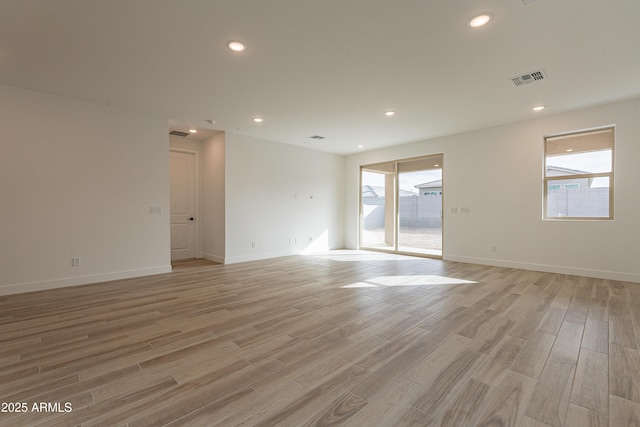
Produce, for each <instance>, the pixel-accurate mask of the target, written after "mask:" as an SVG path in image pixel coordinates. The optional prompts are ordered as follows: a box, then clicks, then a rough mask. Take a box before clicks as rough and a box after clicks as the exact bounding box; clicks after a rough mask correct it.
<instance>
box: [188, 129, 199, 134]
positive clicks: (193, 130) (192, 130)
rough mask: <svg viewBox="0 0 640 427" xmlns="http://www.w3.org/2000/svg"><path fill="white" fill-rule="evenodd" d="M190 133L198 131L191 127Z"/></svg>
mask: <svg viewBox="0 0 640 427" xmlns="http://www.w3.org/2000/svg"><path fill="white" fill-rule="evenodd" d="M189 132H190V133H198V131H197V130H196V129H189Z"/></svg>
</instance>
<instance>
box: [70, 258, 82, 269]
mask: <svg viewBox="0 0 640 427" xmlns="http://www.w3.org/2000/svg"><path fill="white" fill-rule="evenodd" d="M80 265H81V263H80V257H75V258H71V266H72V267H80Z"/></svg>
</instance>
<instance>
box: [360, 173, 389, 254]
mask: <svg viewBox="0 0 640 427" xmlns="http://www.w3.org/2000/svg"><path fill="white" fill-rule="evenodd" d="M361 182H362V194H361V206H360V212H361V215H362V218H361V221H360V223H361V233H360V239H361V241H360V245H361V246H363V247H369V248H378V249H380V248H387V249H394V248H395V221H394V220H393V218H394V204H395V203H394V200H395V165H394V164H390V165H389V164H387V165H380V166H373V167H371V168H367V169H364V168H363V169H362V176H361Z"/></svg>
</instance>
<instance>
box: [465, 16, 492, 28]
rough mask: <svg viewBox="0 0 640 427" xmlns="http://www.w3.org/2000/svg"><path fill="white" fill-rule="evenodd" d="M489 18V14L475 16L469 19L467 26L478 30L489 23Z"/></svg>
mask: <svg viewBox="0 0 640 427" xmlns="http://www.w3.org/2000/svg"><path fill="white" fill-rule="evenodd" d="M491 18H492V16H491V14H490V13H481V14H480V15H476V16H474V17H473V18H471V19H470V20H469V22H468V23H467V25H469V26H470V27H471V28H480V27H483V26H485V25H487V24H488V23H489V21H491Z"/></svg>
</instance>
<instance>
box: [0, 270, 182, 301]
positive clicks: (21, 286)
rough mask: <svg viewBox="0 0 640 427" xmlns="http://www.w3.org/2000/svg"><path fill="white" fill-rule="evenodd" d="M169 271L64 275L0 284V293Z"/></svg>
mask: <svg viewBox="0 0 640 427" xmlns="http://www.w3.org/2000/svg"><path fill="white" fill-rule="evenodd" d="M170 272H171V265H165V266H161V267H152V268H141V269H138V270H127V271H116V272H113V273H104V274H95V275H91V276H76V277H66V278H63V279H54V280H44V281H42V282H30V283H16V284H9V285H0V295H11V294H20V293H24V292H34V291H43V290H47V289H55V288H66V287H69V286H78V285H88V284H91V283H99V282H108V281H110V280H121V279H131V278H134V277H142V276H151V275H153V274H163V273H170Z"/></svg>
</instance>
